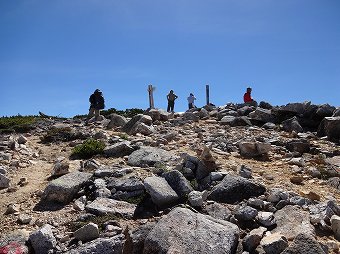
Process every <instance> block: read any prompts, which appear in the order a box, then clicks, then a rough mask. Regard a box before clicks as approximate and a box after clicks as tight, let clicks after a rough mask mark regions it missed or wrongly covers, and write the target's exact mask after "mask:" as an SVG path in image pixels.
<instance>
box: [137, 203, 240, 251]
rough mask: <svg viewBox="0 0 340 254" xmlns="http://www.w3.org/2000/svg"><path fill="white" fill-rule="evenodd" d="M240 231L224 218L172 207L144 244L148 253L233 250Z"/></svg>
mask: <svg viewBox="0 0 340 254" xmlns="http://www.w3.org/2000/svg"><path fill="white" fill-rule="evenodd" d="M238 234H239V230H238V228H237V226H236V225H234V224H231V223H230V222H227V221H222V220H216V219H214V218H212V217H210V216H207V215H203V214H200V213H194V212H192V211H191V210H189V209H185V208H179V207H178V208H175V209H173V210H172V211H171V212H170V213H169V214H168V215H167V216H165V217H163V218H162V219H160V220H159V222H158V223H157V224H156V225H155V227H154V228H153V229H152V230H151V232H150V233H149V235H148V237H147V238H146V239H145V243H144V252H143V253H144V254H149V253H150V254H151V253H187V254H191V253H201V254H208V253H209V254H210V253H214V254H220V253H223V254H231V253H235V251H236V247H237V242H238Z"/></svg>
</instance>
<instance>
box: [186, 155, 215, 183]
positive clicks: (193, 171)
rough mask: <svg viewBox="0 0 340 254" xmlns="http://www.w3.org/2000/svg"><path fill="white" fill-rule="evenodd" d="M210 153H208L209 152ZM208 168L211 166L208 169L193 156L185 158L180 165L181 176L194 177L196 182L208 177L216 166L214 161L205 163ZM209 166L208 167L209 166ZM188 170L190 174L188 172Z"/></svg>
mask: <svg viewBox="0 0 340 254" xmlns="http://www.w3.org/2000/svg"><path fill="white" fill-rule="evenodd" d="M209 153H210V152H209ZM206 163H207V164H208V166H212V167H211V168H210V169H209V168H208V167H207V166H206V165H205V164H204V163H203V161H201V160H200V159H199V158H197V157H194V156H189V155H188V156H186V157H185V158H184V160H183V163H182V167H183V168H182V171H183V175H184V176H185V177H186V178H193V177H196V179H197V180H198V181H201V180H203V179H204V178H205V177H207V176H209V175H210V173H211V171H212V170H214V167H215V166H216V164H215V162H214V160H212V161H211V162H209V160H207V161H206ZM209 164H210V165H209ZM188 169H190V171H189V172H190V173H187V172H188Z"/></svg>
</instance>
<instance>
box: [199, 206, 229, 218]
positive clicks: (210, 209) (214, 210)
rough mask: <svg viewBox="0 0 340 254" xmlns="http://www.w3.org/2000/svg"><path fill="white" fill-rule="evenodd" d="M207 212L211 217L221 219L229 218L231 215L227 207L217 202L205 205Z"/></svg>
mask: <svg viewBox="0 0 340 254" xmlns="http://www.w3.org/2000/svg"><path fill="white" fill-rule="evenodd" d="M205 212H206V213H207V214H208V215H210V216H211V217H213V218H215V219H219V220H229V218H230V217H231V211H230V210H229V209H228V208H227V207H225V206H223V205H221V204H219V203H216V202H213V203H212V204H207V205H206V206H205Z"/></svg>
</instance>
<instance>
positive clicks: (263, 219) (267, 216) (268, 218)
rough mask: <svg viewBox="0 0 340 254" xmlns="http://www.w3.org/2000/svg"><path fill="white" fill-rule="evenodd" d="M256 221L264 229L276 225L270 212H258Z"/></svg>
mask: <svg viewBox="0 0 340 254" xmlns="http://www.w3.org/2000/svg"><path fill="white" fill-rule="evenodd" d="M258 221H259V223H260V224H261V225H263V226H265V227H271V226H274V225H275V224H276V220H275V217H274V214H273V213H272V212H262V211H261V212H259V213H258Z"/></svg>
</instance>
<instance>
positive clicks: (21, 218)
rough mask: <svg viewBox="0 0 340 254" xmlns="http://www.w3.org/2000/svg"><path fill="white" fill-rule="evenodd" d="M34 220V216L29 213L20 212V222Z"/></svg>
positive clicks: (24, 222) (25, 222)
mask: <svg viewBox="0 0 340 254" xmlns="http://www.w3.org/2000/svg"><path fill="white" fill-rule="evenodd" d="M31 220H32V217H31V216H29V215H27V214H20V215H19V217H18V222H19V223H20V224H29V223H30V222H31Z"/></svg>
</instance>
